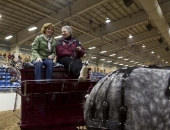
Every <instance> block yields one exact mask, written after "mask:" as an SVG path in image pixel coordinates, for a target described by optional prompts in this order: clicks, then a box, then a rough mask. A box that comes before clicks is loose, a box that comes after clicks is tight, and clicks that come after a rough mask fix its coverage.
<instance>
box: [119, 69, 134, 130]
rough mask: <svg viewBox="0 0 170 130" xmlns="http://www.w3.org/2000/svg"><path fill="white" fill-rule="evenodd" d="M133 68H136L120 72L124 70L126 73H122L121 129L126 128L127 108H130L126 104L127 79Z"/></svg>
mask: <svg viewBox="0 0 170 130" xmlns="http://www.w3.org/2000/svg"><path fill="white" fill-rule="evenodd" d="M133 70H134V68H131V69H126V70H125V69H122V70H120V72H121V71H124V75H122V85H121V105H120V106H119V107H118V112H119V118H120V123H121V124H120V127H121V130H125V122H126V118H127V110H128V107H127V106H126V105H125V81H126V78H127V77H128V76H129V75H130V74H131V72H132V71H133Z"/></svg>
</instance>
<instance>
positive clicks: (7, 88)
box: [0, 67, 20, 92]
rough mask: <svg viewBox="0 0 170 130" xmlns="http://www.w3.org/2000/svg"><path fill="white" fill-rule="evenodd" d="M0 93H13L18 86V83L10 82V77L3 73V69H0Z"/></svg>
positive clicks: (7, 73) (8, 74)
mask: <svg viewBox="0 0 170 130" xmlns="http://www.w3.org/2000/svg"><path fill="white" fill-rule="evenodd" d="M0 76H1V77H2V79H0V92H13V91H14V90H15V89H16V87H18V86H20V83H19V82H11V78H12V75H11V74H10V73H9V72H6V71H5V68H3V67H0Z"/></svg>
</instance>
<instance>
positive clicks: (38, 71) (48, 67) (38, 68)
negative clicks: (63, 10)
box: [32, 59, 53, 80]
mask: <svg viewBox="0 0 170 130" xmlns="http://www.w3.org/2000/svg"><path fill="white" fill-rule="evenodd" d="M32 63H33V64H34V65H35V70H34V74H35V80H41V78H42V69H43V66H44V67H45V71H46V79H52V73H53V60H49V59H45V60H43V61H42V62H35V61H33V62H32Z"/></svg>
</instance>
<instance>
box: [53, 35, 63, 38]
mask: <svg viewBox="0 0 170 130" xmlns="http://www.w3.org/2000/svg"><path fill="white" fill-rule="evenodd" d="M61 37H62V35H59V36H56V37H54V38H55V39H58V38H61Z"/></svg>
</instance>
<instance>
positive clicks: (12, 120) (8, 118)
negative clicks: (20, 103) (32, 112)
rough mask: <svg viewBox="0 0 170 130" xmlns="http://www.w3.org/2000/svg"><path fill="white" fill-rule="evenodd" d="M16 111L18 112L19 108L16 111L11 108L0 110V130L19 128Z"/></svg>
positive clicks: (16, 129) (15, 129)
mask: <svg viewBox="0 0 170 130" xmlns="http://www.w3.org/2000/svg"><path fill="white" fill-rule="evenodd" d="M18 113H20V110H17V111H16V112H13V111H12V110H10V111H3V112H0V130H20V127H19V125H18V122H20V120H19V118H18V117H17V116H16V114H18Z"/></svg>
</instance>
